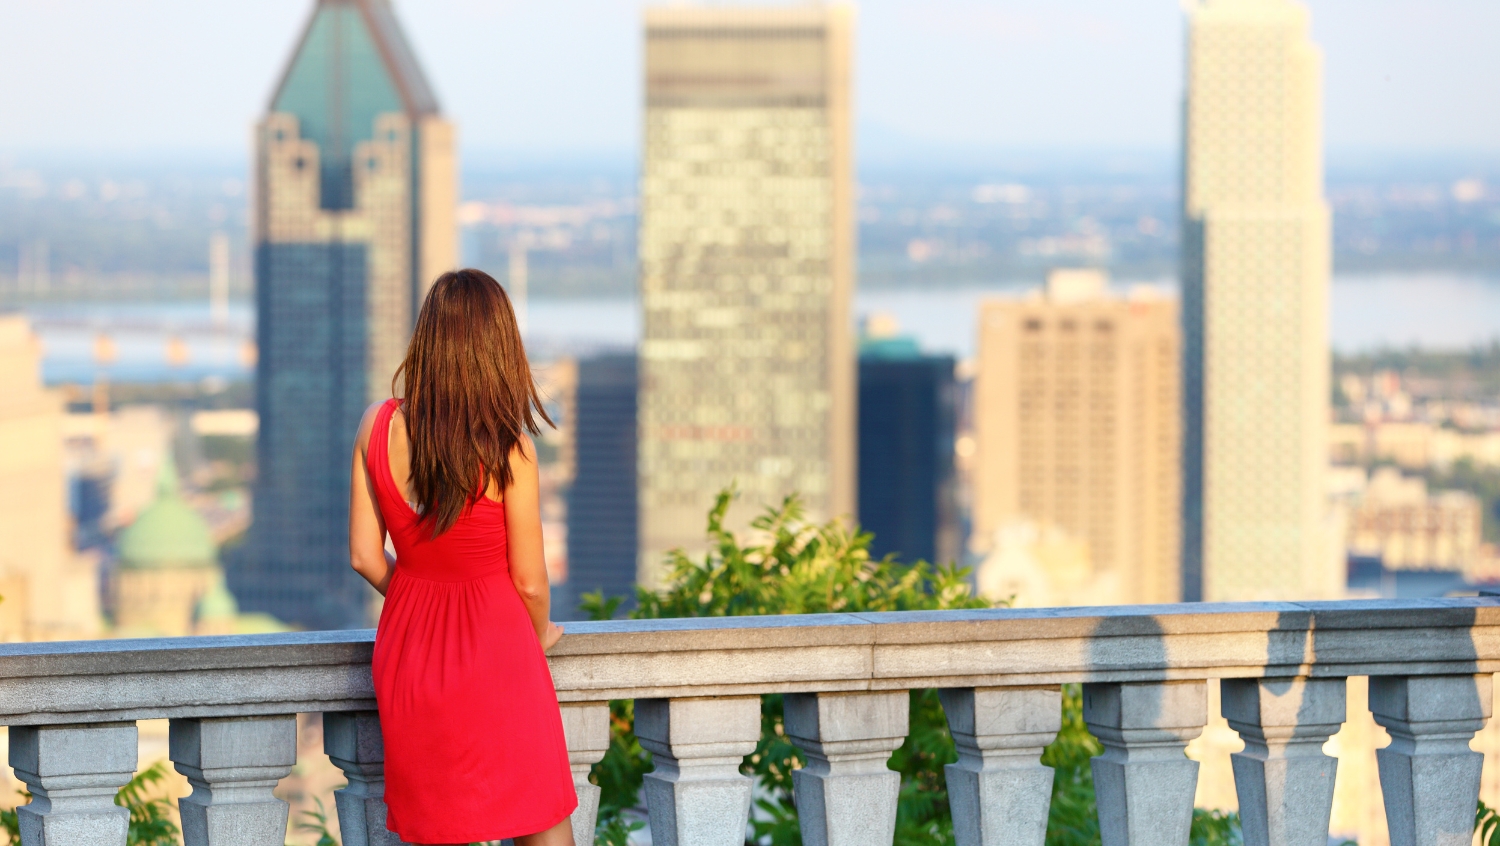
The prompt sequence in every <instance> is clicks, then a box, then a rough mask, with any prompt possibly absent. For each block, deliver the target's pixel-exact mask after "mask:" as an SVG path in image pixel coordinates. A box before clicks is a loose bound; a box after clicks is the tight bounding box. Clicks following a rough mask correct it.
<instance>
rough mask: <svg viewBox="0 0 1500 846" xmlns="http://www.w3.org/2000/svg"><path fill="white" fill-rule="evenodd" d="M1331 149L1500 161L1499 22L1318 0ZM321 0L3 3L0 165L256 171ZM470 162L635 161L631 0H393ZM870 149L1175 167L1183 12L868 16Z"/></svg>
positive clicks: (863, 19)
mask: <svg viewBox="0 0 1500 846" xmlns="http://www.w3.org/2000/svg"><path fill="white" fill-rule="evenodd" d="M1309 5H1310V6H1311V7H1312V10H1313V33H1314V37H1315V38H1316V40H1317V41H1318V43H1319V44H1320V45H1321V46H1322V47H1323V50H1324V54H1325V59H1326V79H1325V82H1326V88H1325V100H1326V106H1327V116H1326V138H1327V142H1328V144H1329V146H1330V147H1339V148H1353V147H1360V148H1378V149H1382V150H1409V151H1413V152H1426V151H1437V150H1445V149H1463V150H1470V151H1488V152H1500V50H1497V49H1496V48H1495V35H1496V33H1497V32H1500V3H1497V2H1495V0H1311V2H1310V3H1309ZM311 7H312V0H130V2H120V0H0V80H3V82H0V149H8V150H12V151H21V152H32V151H42V150H52V151H57V152H73V151H89V152H111V151H123V152H131V153H149V152H154V151H162V150H167V149H173V150H181V151H201V152H205V153H227V154H242V153H243V151H244V150H245V149H246V148H247V146H248V140H249V134H250V126H251V124H252V122H253V121H254V119H255V117H256V115H257V113H258V112H259V111H260V110H261V109H262V108H263V107H264V104H265V101H266V99H267V96H268V95H269V93H270V88H271V85H272V83H273V81H274V80H275V78H276V76H277V73H278V71H279V69H280V67H281V65H282V64H283V63H284V61H285V59H286V57H287V55H288V52H289V51H290V50H291V48H292V45H293V42H294V40H295V38H296V36H297V34H298V32H299V30H300V28H301V26H302V23H303V21H304V19H305V17H306V15H307V13H308V11H309V9H310V8H311ZM396 7H397V11H398V14H399V15H400V17H401V19H402V20H403V22H404V23H405V25H406V27H407V30H408V32H409V34H410V36H411V38H412V40H413V41H414V42H415V44H416V48H417V52H418V54H419V55H420V57H421V58H422V60H423V62H424V63H425V66H426V68H427V71H428V74H429V76H430V77H431V78H432V80H433V82H434V84H435V86H436V88H437V91H438V94H439V97H440V98H441V100H442V102H443V105H444V108H445V111H446V112H447V113H448V114H449V115H450V116H451V117H452V118H454V119H455V120H456V121H457V122H458V124H459V127H460V131H461V133H462V136H461V137H462V141H463V144H464V146H465V148H466V149H467V150H468V151H470V152H471V153H472V152H476V151H515V152H525V153H545V152H564V153H626V152H629V151H631V150H633V149H635V147H636V137H637V134H638V131H639V126H638V116H639V101H640V80H639V77H640V31H639V11H640V8H641V5H640V4H639V3H638V2H635V0H531V2H517V1H516V0H396ZM859 20H860V23H859V31H858V63H859V68H858V76H857V80H858V90H857V100H856V102H857V104H858V106H857V107H858V112H859V125H860V131H861V133H863V136H864V143H865V145H866V146H867V148H869V147H878V146H880V145H881V144H885V145H887V146H889V145H892V144H895V143H898V142H899V143H900V144H903V145H909V146H912V147H920V146H924V145H932V146H935V147H936V146H953V147H965V148H971V149H981V148H995V149H1004V148H1052V147H1057V146H1067V147H1077V148H1096V147H1135V148H1146V149H1153V150H1170V149H1172V148H1173V147H1174V146H1175V144H1176V139H1177V132H1178V127H1177V108H1178V100H1179V98H1180V94H1181V78H1182V73H1181V66H1182V26H1183V25H1182V13H1181V10H1180V6H1179V3H1178V2H1177V0H865V2H862V3H860V4H859Z"/></svg>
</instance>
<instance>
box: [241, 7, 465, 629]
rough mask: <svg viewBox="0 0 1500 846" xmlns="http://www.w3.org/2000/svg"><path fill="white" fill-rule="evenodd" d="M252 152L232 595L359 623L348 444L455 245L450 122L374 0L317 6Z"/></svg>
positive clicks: (318, 623)
mask: <svg viewBox="0 0 1500 846" xmlns="http://www.w3.org/2000/svg"><path fill="white" fill-rule="evenodd" d="M255 146H256V150H255V210H254V215H255V216H254V238H255V278H256V308H257V316H258V323H257V341H258V343H259V350H260V355H259V363H258V370H257V374H256V377H257V382H256V403H257V407H258V409H259V411H260V436H259V437H260V440H259V456H258V457H259V478H258V479H257V482H256V486H255V522H254V525H253V527H252V529H251V533H250V546H249V549H248V550H247V554H246V555H245V556H244V557H243V559H242V560H240V561H239V562H237V565H236V566H234V567H232V568H231V570H230V573H229V578H230V586H231V588H232V589H233V590H234V593H235V595H236V596H237V597H238V598H239V600H240V603H241V604H242V605H243V606H244V607H245V608H246V609H247V610H253V611H264V612H269V613H271V614H274V615H276V616H277V617H279V618H281V619H283V620H285V621H287V622H289V623H293V624H295V625H299V626H305V627H308V628H342V627H349V626H359V625H367V624H369V621H370V605H369V599H370V597H371V596H372V594H371V592H370V591H369V589H368V587H367V586H365V585H364V584H363V583H362V582H361V580H360V579H359V577H358V576H356V575H355V574H354V573H353V572H352V571H351V570H350V568H349V555H348V530H347V520H348V503H349V455H350V448H351V445H352V443H353V438H354V432H355V428H356V427H357V425H358V423H359V419H360V415H361V413H362V412H363V410H364V408H365V407H366V406H367V405H368V404H369V403H371V402H373V401H375V400H379V399H382V398H385V397H388V396H390V395H391V377H392V375H393V374H394V372H395V369H396V367H397V365H399V364H400V362H401V358H402V356H403V355H404V354H405V350H406V343H407V340H408V338H409V337H410V334H411V328H412V323H413V320H414V318H415V315H416V312H417V309H418V307H419V306H420V301H421V297H422V296H423V294H424V293H425V292H426V287H427V285H428V284H430V283H431V281H432V280H433V279H434V278H435V277H436V276H437V275H438V274H439V273H441V272H442V271H445V270H448V269H450V268H452V267H453V266H454V264H455V263H456V261H457V249H458V244H457V230H456V226H455V206H456V202H457V165H456V160H455V153H454V139H453V128H452V126H451V125H450V124H448V123H447V122H445V121H444V120H443V119H442V117H441V116H440V115H439V112H438V105H437V100H436V99H435V98H434V96H433V93H432V90H431V88H430V87H429V86H428V84H427V80H426V79H425V78H424V77H423V75H422V71H421V69H420V68H419V67H418V65H417V61H416V57H415V56H414V55H413V54H412V51H411V47H410V46H409V45H408V44H407V41H406V39H405V37H404V36H403V35H402V33H401V29H400V27H399V25H398V24H397V22H396V19H395V16H394V14H393V13H392V10H391V7H390V4H389V2H388V0H320V2H318V4H317V5H316V7H315V8H314V10H313V13H312V17H311V19H310V20H309V22H308V24H307V28H306V29H305V31H304V32H303V34H302V38H301V41H300V42H299V43H298V45H297V48H296V51H295V52H294V53H293V55H292V58H291V61H290V62H289V63H288V65H287V68H286V71H285V73H284V75H283V76H282V78H281V82H280V84H278V85H277V87H276V91H275V94H274V96H273V97H272V99H271V105H270V109H269V112H268V114H267V115H266V116H265V118H264V119H263V120H262V121H261V122H260V124H259V126H258V127H257V129H256V145H255Z"/></svg>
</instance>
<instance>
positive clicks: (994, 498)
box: [971, 271, 1182, 605]
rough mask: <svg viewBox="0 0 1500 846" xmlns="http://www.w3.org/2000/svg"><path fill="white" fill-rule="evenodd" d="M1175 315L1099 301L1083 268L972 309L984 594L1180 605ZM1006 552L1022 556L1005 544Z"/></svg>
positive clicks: (1143, 304)
mask: <svg viewBox="0 0 1500 846" xmlns="http://www.w3.org/2000/svg"><path fill="white" fill-rule="evenodd" d="M1177 320H1178V318H1177V304H1176V303H1174V302H1172V301H1171V300H1168V299H1164V298H1162V297H1160V296H1154V295H1150V294H1145V293H1142V294H1136V295H1134V296H1132V297H1128V298H1127V297H1115V296H1110V295H1109V294H1108V293H1107V289H1106V284H1105V279H1104V276H1103V274H1101V273H1097V272H1092V271H1062V272H1054V274H1053V275H1052V277H1051V278H1050V279H1049V280H1048V289H1047V294H1046V295H1045V296H1032V297H1029V298H1027V299H1023V300H1012V301H992V302H988V303H985V304H984V306H983V307H982V309H981V311H980V329H979V357H978V371H977V373H976V375H975V385H974V395H973V418H974V433H975V442H976V450H977V452H976V456H975V465H974V471H973V497H974V499H973V507H972V515H973V529H972V540H971V546H972V547H973V549H974V551H975V552H978V553H980V554H983V555H986V556H988V557H987V559H986V561H985V564H984V565H983V566H982V567H981V569H980V574H979V578H980V582H981V587H985V585H986V583H987V580H988V581H990V582H996V583H997V584H998V583H1006V584H1009V585H1010V586H1009V587H1006V588H1004V592H1002V593H999V594H998V597H999V598H1003V597H1004V596H1005V595H1008V594H1009V593H1011V592H1015V593H1017V599H1018V600H1019V601H1021V602H1022V603H1024V604H1030V605H1050V604H1058V605H1077V604H1090V605H1093V604H1116V603H1155V602H1176V601H1178V600H1179V599H1180V598H1181V585H1180V583H1179V573H1180V566H1179V562H1178V552H1179V549H1180V544H1181V540H1180V538H1181V534H1180V533H1181V520H1180V512H1179V501H1180V497H1181V487H1180V484H1181V483H1180V479H1181V449H1182V440H1181V423H1180V419H1181V418H1180V404H1179V396H1180V394H1179V391H1180V375H1179V374H1180V369H1179V368H1180V355H1181V349H1180V344H1181V334H1180V330H1179V328H1178V323H1177ZM1018 545H1022V546H1027V547H1031V549H1029V550H1019V549H1010V548H1007V547H1014V546H1018ZM1051 547H1055V548H1057V549H1066V550H1069V554H1067V555H1059V554H1057V553H1056V551H1055V550H1054V551H1053V552H1052V553H1049V552H1048V551H1047V549H1048V548H1051ZM1007 569H1009V570H1010V571H1012V572H997V570H998V571H1005V570H1007ZM1028 569H1030V570H1034V571H1036V572H1027V570H1028ZM998 590H1000V588H996V591H998ZM991 592H995V591H991Z"/></svg>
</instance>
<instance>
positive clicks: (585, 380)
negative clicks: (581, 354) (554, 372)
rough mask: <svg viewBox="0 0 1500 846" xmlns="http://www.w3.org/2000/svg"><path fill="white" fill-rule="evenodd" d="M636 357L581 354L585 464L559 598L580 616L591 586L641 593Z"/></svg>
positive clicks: (577, 445) (580, 436) (580, 452)
mask: <svg viewBox="0 0 1500 846" xmlns="http://www.w3.org/2000/svg"><path fill="white" fill-rule="evenodd" d="M636 399H637V392H636V357H635V356H634V355H619V354H614V355H599V356H594V357H592V358H585V359H581V360H580V361H579V362H578V394H577V400H576V401H575V402H574V409H575V411H574V414H573V419H572V421H570V423H569V425H571V426H572V428H573V444H574V451H575V455H576V456H577V458H576V460H577V467H578V471H577V473H576V474H575V475H574V477H573V486H572V488H571V489H570V490H569V491H568V581H567V582H566V583H565V584H564V585H563V586H562V587H563V589H562V590H561V591H558V593H559V594H560V596H559V599H560V601H558V602H556V603H554V614H555V616H556V617H557V619H559V620H570V619H576V618H578V617H579V613H578V603H579V601H580V600H581V599H582V598H583V595H584V594H585V593H590V592H592V591H596V590H602V591H604V595H605V596H606V597H611V596H623V597H626V600H627V602H628V601H629V600H630V599H631V598H632V597H633V596H634V591H633V588H634V586H635V556H636V546H637V544H636V531H637V529H638V523H637V521H638V519H639V516H638V509H637V508H636V493H637V491H636V477H635V468H636V458H635V451H636Z"/></svg>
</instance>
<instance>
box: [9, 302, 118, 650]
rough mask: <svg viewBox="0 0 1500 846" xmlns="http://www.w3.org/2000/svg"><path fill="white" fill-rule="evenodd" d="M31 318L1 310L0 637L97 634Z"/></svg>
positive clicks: (59, 417)
mask: <svg viewBox="0 0 1500 846" xmlns="http://www.w3.org/2000/svg"><path fill="white" fill-rule="evenodd" d="M41 358H42V351H41V344H40V343H39V342H38V341H37V338H36V336H35V335H33V334H32V332H31V324H30V322H29V321H28V320H27V319H26V318H24V317H21V316H20V315H12V314H0V538H3V539H4V540H3V542H0V596H3V597H4V601H3V602H0V638H3V639H5V640H70V639H73V638H88V637H97V636H98V635H99V622H100V619H99V570H98V565H97V562H96V560H95V559H93V558H90V557H84V556H80V555H78V554H77V553H75V552H74V550H73V544H72V542H71V540H70V538H69V529H70V528H71V527H70V526H69V520H68V498H67V492H66V489H65V485H66V482H67V469H66V467H65V464H64V455H63V400H62V397H61V396H60V395H59V394H57V393H56V392H53V391H49V390H47V389H46V388H45V387H43V385H42V362H41Z"/></svg>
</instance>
